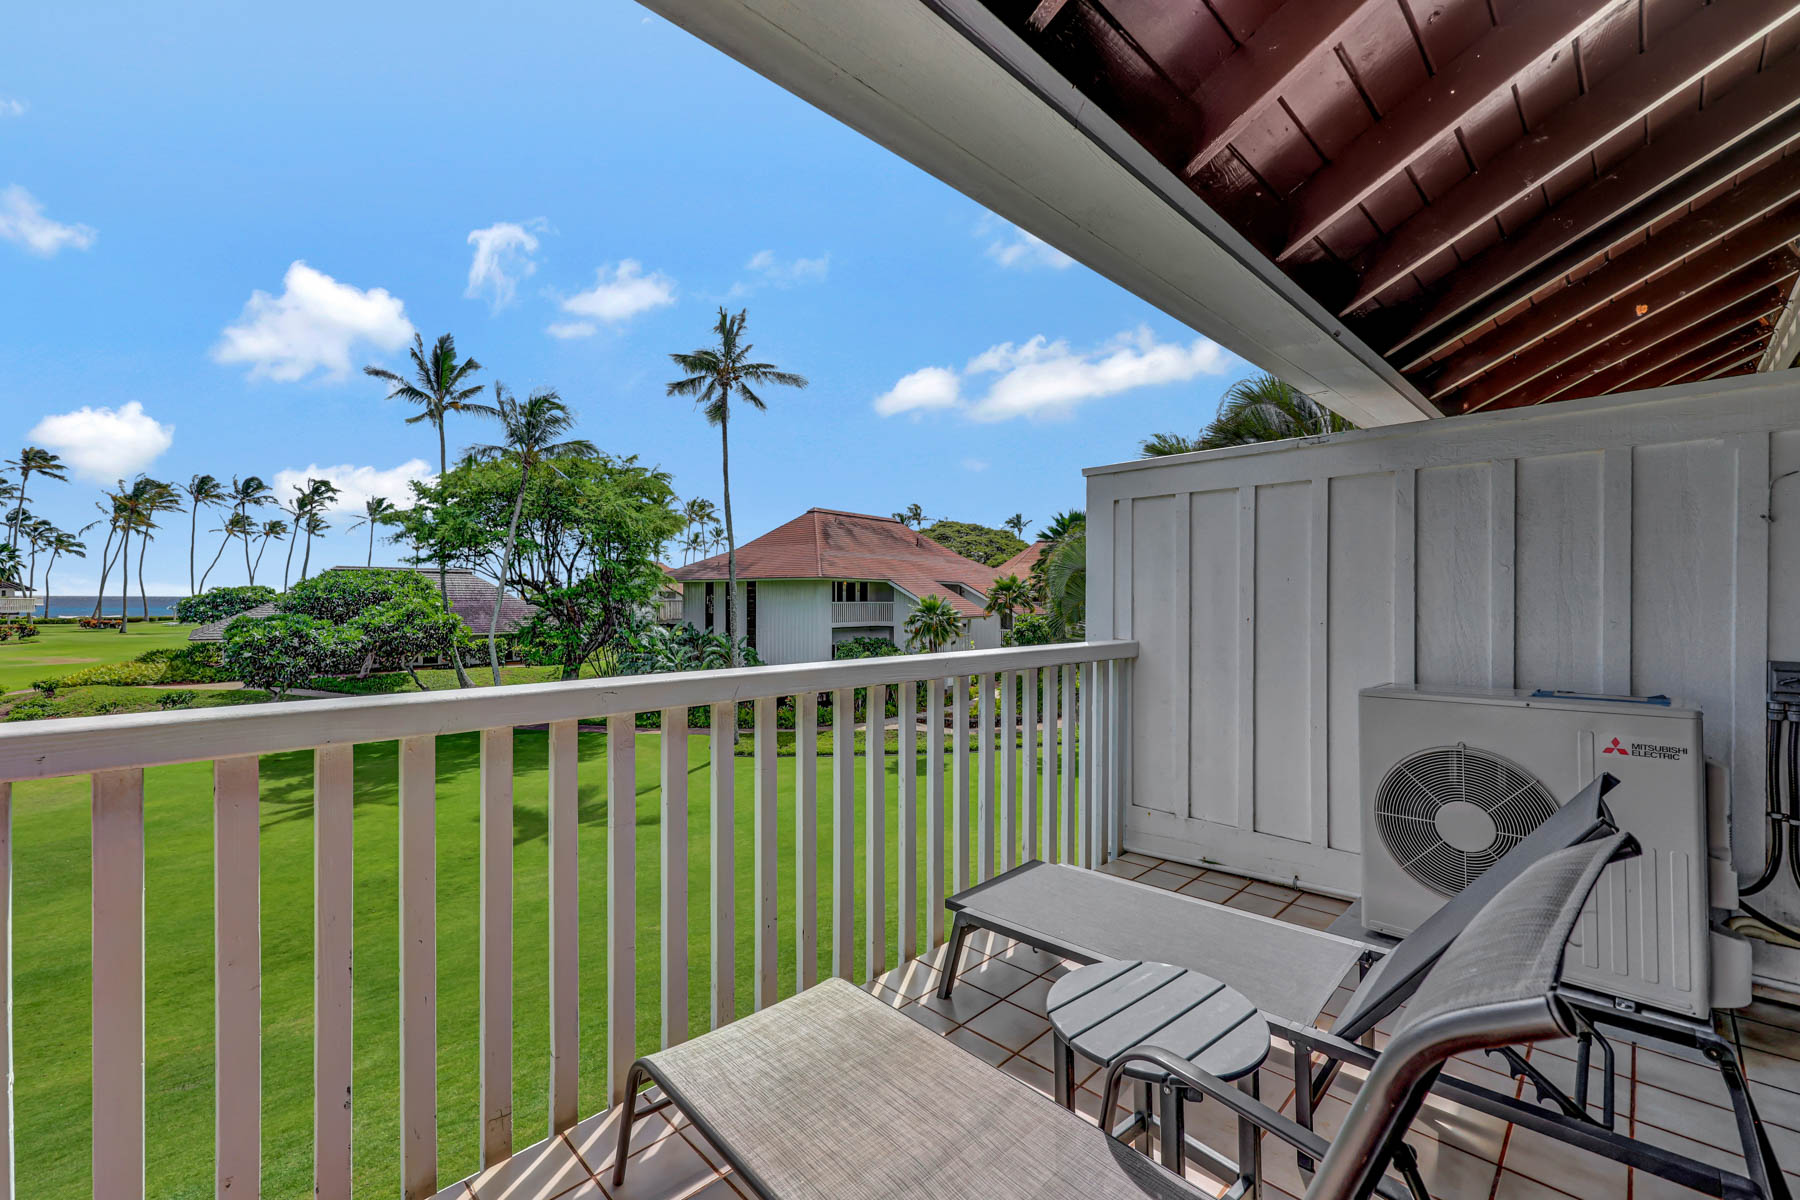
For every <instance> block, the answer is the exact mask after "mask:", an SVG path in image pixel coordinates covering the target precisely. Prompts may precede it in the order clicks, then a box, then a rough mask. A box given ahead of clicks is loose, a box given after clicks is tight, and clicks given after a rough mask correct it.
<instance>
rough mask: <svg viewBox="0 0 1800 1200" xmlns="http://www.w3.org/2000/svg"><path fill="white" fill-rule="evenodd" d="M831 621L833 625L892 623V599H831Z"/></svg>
mask: <svg viewBox="0 0 1800 1200" xmlns="http://www.w3.org/2000/svg"><path fill="white" fill-rule="evenodd" d="M831 623H832V624H833V625H892V624H893V623H894V602H893V601H892V600H833V601H832V602H831Z"/></svg>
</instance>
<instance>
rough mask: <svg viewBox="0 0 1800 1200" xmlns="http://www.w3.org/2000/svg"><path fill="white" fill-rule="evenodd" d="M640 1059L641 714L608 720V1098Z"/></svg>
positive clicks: (621, 1088) (617, 1093)
mask: <svg viewBox="0 0 1800 1200" xmlns="http://www.w3.org/2000/svg"><path fill="white" fill-rule="evenodd" d="M636 1058H637V715H636V714H635V713H623V714H618V715H614V716H610V717H608V718H606V1094H607V1096H608V1098H609V1102H610V1103H612V1104H617V1103H619V1101H621V1100H623V1099H624V1098H625V1077H626V1076H627V1075H628V1074H630V1072H631V1064H632V1062H633V1061H635V1060H636Z"/></svg>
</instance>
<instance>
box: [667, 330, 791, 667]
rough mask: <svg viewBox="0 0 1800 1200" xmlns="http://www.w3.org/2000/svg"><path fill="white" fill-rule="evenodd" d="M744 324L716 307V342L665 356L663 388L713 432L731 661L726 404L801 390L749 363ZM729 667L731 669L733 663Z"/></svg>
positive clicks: (754, 404) (733, 568)
mask: <svg viewBox="0 0 1800 1200" xmlns="http://www.w3.org/2000/svg"><path fill="white" fill-rule="evenodd" d="M745 324H746V311H745V310H744V309H739V310H738V312H737V315H736V316H732V315H730V314H728V313H727V312H726V311H725V310H724V309H723V308H720V309H719V320H718V323H717V324H715V325H714V326H713V332H714V333H715V334H716V335H717V336H718V339H719V340H718V343H717V344H716V345H713V346H702V347H700V348H699V349H697V350H691V351H688V352H687V353H685V354H683V353H675V354H671V355H669V361H671V362H673V363H674V364H675V366H676V367H677V369H679V370H680V371H682V372H683V374H682V377H681V378H680V379H677V380H675V381H673V382H672V383H670V384H669V386H668V394H669V395H671V396H687V397H692V398H693V399H694V400H695V402H696V403H698V404H699V405H700V407H701V411H703V412H704V413H705V414H706V419H707V421H708V422H709V423H710V424H712V425H715V426H717V427H718V430H719V462H720V466H721V474H722V477H723V479H724V485H725V486H724V493H725V494H724V499H725V555H726V558H725V580H726V586H725V638H726V640H727V641H728V642H730V643H731V645H732V647H733V658H734V660H735V658H736V646H737V533H736V530H735V529H734V528H733V527H732V523H731V401H732V398H733V397H736V398H737V399H739V400H742V401H743V402H744V403H746V404H748V405H749V406H750V407H751V408H754V409H756V410H757V411H758V412H762V411H764V410H766V409H767V408H768V405H766V404H764V403H763V400H762V397H761V396H759V395H757V393H756V389H757V388H761V387H768V386H770V385H774V386H777V387H793V388H803V387H805V386H806V378H805V377H804V376H801V375H796V374H794V373H793V372H792V371H783V370H781V369H780V368H778V367H776V366H775V364H774V363H766V362H753V361H751V359H750V352H751V351H752V350H753V349H755V347H754V346H752V345H751V344H750V343H749V342H746V341H744V340H743V335H744V326H745ZM733 665H734V666H735V665H737V664H736V662H735V661H734V663H733Z"/></svg>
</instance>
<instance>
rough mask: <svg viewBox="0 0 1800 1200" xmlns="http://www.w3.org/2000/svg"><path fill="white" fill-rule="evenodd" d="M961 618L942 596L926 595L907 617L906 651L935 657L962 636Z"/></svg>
mask: <svg viewBox="0 0 1800 1200" xmlns="http://www.w3.org/2000/svg"><path fill="white" fill-rule="evenodd" d="M962 632H963V619H962V616H961V614H959V613H958V612H957V611H956V607H955V606H954V605H952V604H951V603H950V602H949V601H948V600H946V599H944V598H943V597H942V596H926V597H924V598H923V599H921V600H920V601H919V605H918V607H917V608H915V609H913V610H912V612H910V613H908V614H907V616H906V648H907V649H908V650H913V651H918V652H922V653H925V654H936V653H937V652H938V651H940V650H942V649H943V648H944V647H945V646H948V645H949V644H950V643H952V642H954V641H956V640H957V639H958V638H960V637H962Z"/></svg>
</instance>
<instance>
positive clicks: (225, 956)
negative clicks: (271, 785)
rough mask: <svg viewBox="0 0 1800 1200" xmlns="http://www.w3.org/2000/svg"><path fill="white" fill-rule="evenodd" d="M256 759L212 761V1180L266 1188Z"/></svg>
mask: <svg viewBox="0 0 1800 1200" xmlns="http://www.w3.org/2000/svg"><path fill="white" fill-rule="evenodd" d="M257 763H258V760H257V757H256V756H255V755H253V754H251V755H245V756H243V757H239V758H221V759H219V760H218V761H216V762H214V763H213V1039H214V1041H213V1045H214V1056H213V1071H214V1079H215V1086H214V1089H213V1145H214V1155H213V1183H214V1188H215V1190H216V1192H217V1194H219V1195H221V1196H223V1195H226V1194H227V1193H230V1192H233V1191H236V1192H238V1193H239V1194H241V1195H246V1196H254V1195H258V1194H259V1193H260V1192H261V1190H262V1000H261V996H262V915H261V898H262V887H261V874H262V873H261V856H260V850H259V845H258V843H259V837H258V833H259V831H258V828H257V819H258V815H259V814H258V810H257Z"/></svg>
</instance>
